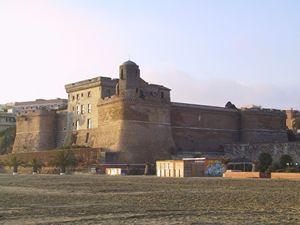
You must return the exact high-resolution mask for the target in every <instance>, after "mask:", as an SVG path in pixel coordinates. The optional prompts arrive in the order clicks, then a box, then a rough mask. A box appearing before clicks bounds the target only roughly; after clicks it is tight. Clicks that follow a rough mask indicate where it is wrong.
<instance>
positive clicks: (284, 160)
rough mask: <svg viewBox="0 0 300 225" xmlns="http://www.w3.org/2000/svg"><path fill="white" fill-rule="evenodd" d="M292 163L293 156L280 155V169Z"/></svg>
mask: <svg viewBox="0 0 300 225" xmlns="http://www.w3.org/2000/svg"><path fill="white" fill-rule="evenodd" d="M292 163H293V158H292V156H290V155H282V156H281V157H280V159H279V164H280V168H281V169H285V168H287V167H288V165H291V164H292Z"/></svg>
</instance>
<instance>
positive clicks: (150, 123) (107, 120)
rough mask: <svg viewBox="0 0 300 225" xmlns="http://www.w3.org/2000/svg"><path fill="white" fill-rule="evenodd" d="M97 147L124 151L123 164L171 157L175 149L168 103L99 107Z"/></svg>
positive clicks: (137, 102)
mask: <svg viewBox="0 0 300 225" xmlns="http://www.w3.org/2000/svg"><path fill="white" fill-rule="evenodd" d="M97 140H98V144H97V147H101V148H104V149H105V148H107V149H108V150H110V151H118V152H122V153H123V154H121V158H120V159H119V160H120V162H124V163H125V162H127V163H132V162H134V163H145V162H153V161H154V160H156V159H166V158H169V157H170V151H172V149H175V148H174V142H173V139H172V136H171V128H170V113H169V104H157V103H156V104H151V103H146V102H143V101H142V100H141V101H139V100H134V101H128V100H122V101H114V102H110V103H108V104H102V105H101V106H99V133H98V139H97Z"/></svg>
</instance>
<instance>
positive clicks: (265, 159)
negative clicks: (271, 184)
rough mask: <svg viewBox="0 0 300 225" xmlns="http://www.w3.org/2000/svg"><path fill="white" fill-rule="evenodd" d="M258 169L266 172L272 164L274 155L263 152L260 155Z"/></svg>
mask: <svg viewBox="0 0 300 225" xmlns="http://www.w3.org/2000/svg"><path fill="white" fill-rule="evenodd" d="M258 161H259V163H258V169H259V171H260V172H266V170H267V169H268V168H269V167H270V166H271V165H272V161H273V159H272V156H271V155H270V154H269V153H267V152H263V153H261V154H260V155H259V157H258Z"/></svg>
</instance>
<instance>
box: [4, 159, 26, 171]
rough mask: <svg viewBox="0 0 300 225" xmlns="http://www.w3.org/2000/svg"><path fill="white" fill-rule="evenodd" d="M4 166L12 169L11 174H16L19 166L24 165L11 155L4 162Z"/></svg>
mask: <svg viewBox="0 0 300 225" xmlns="http://www.w3.org/2000/svg"><path fill="white" fill-rule="evenodd" d="M5 165H7V166H9V168H11V167H12V168H13V172H14V173H17V172H18V168H19V166H22V165H24V162H23V161H22V160H19V159H18V158H17V157H16V156H14V155H13V156H11V157H10V158H9V159H8V160H7V161H6V162H5Z"/></svg>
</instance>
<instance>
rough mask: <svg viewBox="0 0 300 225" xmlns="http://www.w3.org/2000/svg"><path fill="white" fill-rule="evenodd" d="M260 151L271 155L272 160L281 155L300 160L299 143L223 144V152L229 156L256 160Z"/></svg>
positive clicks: (277, 158) (276, 159)
mask: <svg viewBox="0 0 300 225" xmlns="http://www.w3.org/2000/svg"><path fill="white" fill-rule="evenodd" d="M262 152H268V153H270V154H271V155H272V157H273V160H274V161H278V160H279V159H280V157H281V156H282V155H286V154H287V155H290V156H292V157H293V159H294V160H295V161H297V162H300V143H299V142H286V143H259V144H228V145H224V153H225V155H226V156H227V157H229V158H232V159H234V158H247V159H249V160H251V161H254V160H257V159H258V157H259V155H260V154H261V153H262Z"/></svg>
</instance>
